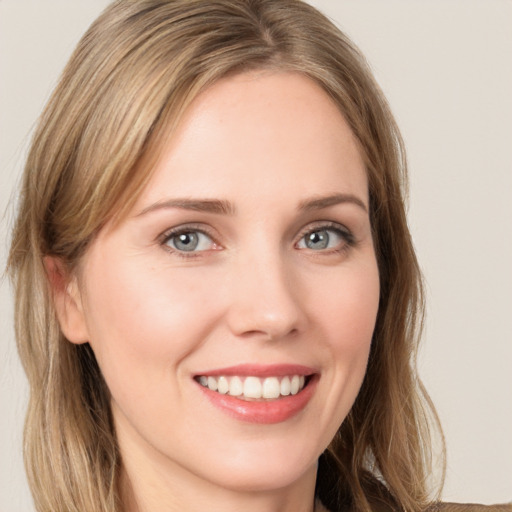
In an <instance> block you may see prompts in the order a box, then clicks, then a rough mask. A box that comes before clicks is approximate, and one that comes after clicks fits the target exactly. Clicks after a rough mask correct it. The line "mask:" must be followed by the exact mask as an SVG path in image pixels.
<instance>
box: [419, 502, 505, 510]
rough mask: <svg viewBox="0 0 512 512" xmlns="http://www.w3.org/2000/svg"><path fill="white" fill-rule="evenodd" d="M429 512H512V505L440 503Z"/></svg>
mask: <svg viewBox="0 0 512 512" xmlns="http://www.w3.org/2000/svg"><path fill="white" fill-rule="evenodd" d="M427 512H512V503H507V504H503V505H477V504H475V503H438V504H436V505H434V506H433V507H430V508H429V509H428V511H427Z"/></svg>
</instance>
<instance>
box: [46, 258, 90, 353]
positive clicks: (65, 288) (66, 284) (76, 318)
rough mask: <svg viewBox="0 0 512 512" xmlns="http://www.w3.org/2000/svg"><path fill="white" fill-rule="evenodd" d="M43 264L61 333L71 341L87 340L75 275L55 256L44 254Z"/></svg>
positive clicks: (78, 342)
mask: <svg viewBox="0 0 512 512" xmlns="http://www.w3.org/2000/svg"><path fill="white" fill-rule="evenodd" d="M44 266H45V269H46V275H47V276H48V284H49V287H50V290H51V293H52V296H53V303H54V306H55V311H56V313H57V318H58V320H59V324H60V328H61V330H62V333H63V334H64V336H65V337H66V338H67V339H68V340H69V341H70V342H71V343H75V344H81V343H86V342H88V341H89V335H88V332H87V325H86V322H85V315H84V311H83V306H82V297H81V294H80V290H79V287H78V280H77V277H76V276H75V275H72V274H70V272H69V270H68V269H67V268H66V265H65V263H64V262H63V261H62V260H61V259H60V258H58V257H57V256H46V257H45V258H44Z"/></svg>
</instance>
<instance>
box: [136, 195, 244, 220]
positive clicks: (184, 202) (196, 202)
mask: <svg viewBox="0 0 512 512" xmlns="http://www.w3.org/2000/svg"><path fill="white" fill-rule="evenodd" d="M169 208H178V209H181V210H193V211H196V212H206V213H217V214H220V215H233V214H234V213H235V207H234V206H233V204H232V203H230V202H229V201H224V200H221V199H186V198H184V199H168V200H165V201H158V202H156V203H153V204H151V205H149V206H148V207H146V208H144V209H143V210H142V211H141V212H140V213H138V214H137V217H140V216H141V215H145V214H146V213H148V212H152V211H155V210H160V209H169Z"/></svg>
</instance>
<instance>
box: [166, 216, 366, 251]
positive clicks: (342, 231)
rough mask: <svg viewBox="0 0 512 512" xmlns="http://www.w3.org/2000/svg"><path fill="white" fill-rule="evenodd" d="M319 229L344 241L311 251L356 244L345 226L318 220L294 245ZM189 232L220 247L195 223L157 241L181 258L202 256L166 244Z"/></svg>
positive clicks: (346, 247)
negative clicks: (208, 239)
mask: <svg viewBox="0 0 512 512" xmlns="http://www.w3.org/2000/svg"><path fill="white" fill-rule="evenodd" d="M319 231H331V232H335V233H336V235H337V236H339V237H340V238H341V239H342V240H343V242H344V243H343V244H342V246H341V247H338V248H332V249H324V250H319V251H315V250H313V249H310V251H311V252H313V253H315V252H317V253H321V254H323V255H326V254H327V255H329V254H340V253H343V252H346V251H348V250H349V249H350V248H351V247H354V246H355V245H356V240H355V237H354V235H353V234H352V233H351V232H350V231H349V230H348V229H346V228H345V227H343V226H341V225H340V224H337V223H335V222H320V223H319V224H318V225H315V226H313V227H311V225H309V226H308V228H307V229H305V230H303V231H301V233H300V235H299V239H298V241H297V242H296V243H295V244H294V246H295V247H296V246H297V245H298V244H299V243H300V242H301V241H302V240H304V239H305V237H307V236H308V235H312V234H313V233H316V232H319ZM189 233H199V234H201V235H204V236H206V237H208V238H210V240H211V241H212V243H213V244H214V245H218V246H219V247H221V246H220V244H218V243H217V242H216V241H215V237H214V236H213V235H212V234H211V233H209V232H208V230H206V229H204V227H203V226H201V227H199V226H195V225H186V226H180V227H177V228H173V229H170V230H168V231H166V232H165V233H163V234H162V235H161V236H160V237H159V243H160V245H161V246H163V248H164V249H165V250H166V251H168V252H170V253H171V254H176V255H177V256H178V257H180V258H183V259H194V258H199V257H201V256H202V253H203V252H207V251H190V252H187V251H180V250H178V249H173V248H172V247H170V246H169V245H168V242H169V241H170V240H171V239H173V238H176V237H178V236H180V235H184V234H189Z"/></svg>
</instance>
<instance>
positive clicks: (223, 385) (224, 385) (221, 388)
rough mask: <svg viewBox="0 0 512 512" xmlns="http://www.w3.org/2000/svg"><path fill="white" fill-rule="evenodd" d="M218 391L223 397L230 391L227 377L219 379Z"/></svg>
mask: <svg viewBox="0 0 512 512" xmlns="http://www.w3.org/2000/svg"><path fill="white" fill-rule="evenodd" d="M217 391H218V392H219V393H221V394H223V395H225V394H226V393H227V392H228V391H229V382H228V379H226V377H219V380H218V381H217Z"/></svg>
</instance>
